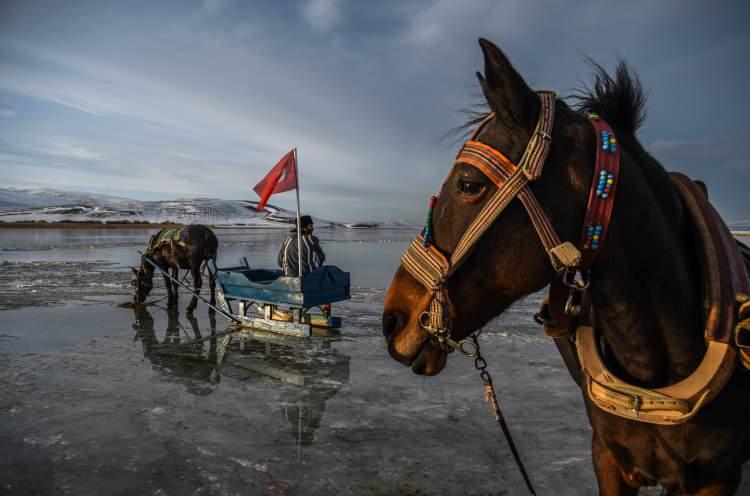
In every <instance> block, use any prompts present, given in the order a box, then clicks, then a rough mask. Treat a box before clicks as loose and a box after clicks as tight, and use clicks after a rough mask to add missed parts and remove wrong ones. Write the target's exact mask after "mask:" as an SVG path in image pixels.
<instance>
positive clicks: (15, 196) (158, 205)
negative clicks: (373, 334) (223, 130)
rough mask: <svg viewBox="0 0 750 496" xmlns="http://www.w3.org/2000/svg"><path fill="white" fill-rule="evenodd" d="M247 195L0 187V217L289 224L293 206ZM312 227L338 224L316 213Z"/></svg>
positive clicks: (16, 219) (292, 219) (0, 219)
mask: <svg viewBox="0 0 750 496" xmlns="http://www.w3.org/2000/svg"><path fill="white" fill-rule="evenodd" d="M256 206H257V203H256V202H254V201H247V200H219V199H215V198H195V199H184V200H183V199H180V200H168V201H139V200H132V199H129V198H121V197H116V196H106V195H96V194H91V193H80V192H66V191H58V190H53V189H16V188H0V222H41V221H44V222H101V223H113V222H114V223H127V222H130V223H143V222H148V223H179V224H210V225H227V226H230V225H231V226H235V225H236V226H243V227H263V228H283V229H288V228H289V227H290V225H292V224H294V223H295V222H296V220H295V219H296V216H295V213H294V212H291V211H289V210H284V209H281V208H277V207H274V206H272V205H266V207H265V209H264V210H263V211H261V212H256V211H255V207H256ZM315 224H316V227H318V228H320V227H335V226H339V225H340V224H337V223H335V222H331V221H327V220H324V219H318V218H315Z"/></svg>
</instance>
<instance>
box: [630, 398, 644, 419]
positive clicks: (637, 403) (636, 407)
mask: <svg viewBox="0 0 750 496" xmlns="http://www.w3.org/2000/svg"><path fill="white" fill-rule="evenodd" d="M631 396H632V399H633V408H628V411H631V412H634V413H635V414H636V415H638V413H639V412H640V411H641V407H642V406H643V400H642V399H641V397H640V396H638V395H637V394H633V395H631Z"/></svg>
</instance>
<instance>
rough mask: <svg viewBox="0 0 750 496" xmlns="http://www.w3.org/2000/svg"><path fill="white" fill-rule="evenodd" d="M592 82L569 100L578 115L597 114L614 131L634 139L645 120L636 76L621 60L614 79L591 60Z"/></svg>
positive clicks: (641, 94) (589, 60) (642, 92)
mask: <svg viewBox="0 0 750 496" xmlns="http://www.w3.org/2000/svg"><path fill="white" fill-rule="evenodd" d="M587 60H588V62H589V63H590V64H591V65H592V67H593V68H594V82H593V84H592V85H591V86H587V85H584V86H583V88H581V89H580V90H578V91H577V92H575V93H574V94H573V95H571V96H570V97H569V98H570V99H571V100H573V101H574V102H575V104H574V105H573V107H574V108H575V109H576V110H578V111H581V112H589V113H595V114H599V115H600V116H601V117H602V119H604V120H605V121H607V122H608V123H609V124H610V125H611V126H612V127H613V128H616V129H618V130H619V131H621V133H625V134H627V135H629V136H631V137H633V138H635V134H636V132H637V131H638V129H639V128H640V127H641V124H643V121H644V120H645V119H646V94H645V93H644V91H643V86H642V85H641V81H640V79H639V78H638V75H637V74H636V73H635V72H633V71H632V70H631V69H630V67H629V66H628V65H627V63H625V61H623V60H620V62H619V64H618V65H617V69H615V74H614V77H612V76H610V75H609V74H608V73H607V71H606V70H605V69H604V68H603V67H602V66H601V65H599V64H597V63H596V62H594V61H593V60H592V59H590V58H587Z"/></svg>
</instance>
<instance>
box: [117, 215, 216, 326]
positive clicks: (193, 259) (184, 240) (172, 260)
mask: <svg viewBox="0 0 750 496" xmlns="http://www.w3.org/2000/svg"><path fill="white" fill-rule="evenodd" d="M218 247H219V241H218V240H217V239H216V235H215V234H214V233H213V231H211V229H209V228H208V227H206V226H202V225H190V226H182V227H177V228H165V229H162V230H161V231H159V232H158V233H156V234H154V235H153V236H151V239H150V240H149V242H148V247H147V248H146V251H145V252H144V254H143V257H141V264H140V266H139V267H138V269H136V268H133V269H132V270H133V275H134V278H133V281H132V285H133V286H134V287H135V291H134V295H133V296H134V299H135V301H136V302H137V303H143V302H144V301H146V298H147V297H148V295H149V293H150V292H151V289H152V288H153V287H154V271H155V269H154V267H153V266H152V265H151V264H150V263H148V262H147V261H146V260H145V258H146V257H148V258H149V259H151V260H153V261H154V262H155V263H156V264H157V265H158V266H159V267H160V268H161V269H163V270H165V271H169V269H171V271H172V272H171V273H172V277H173V278H174V279H178V278H179V271H180V269H188V270H189V271H190V274H191V276H192V279H193V288H194V289H195V292H196V293H200V290H201V287H202V286H203V278H202V276H201V271H202V269H203V267H204V265H205V263H206V262H207V261H208V260H215V259H216V251H217V249H218ZM164 284H165V285H166V287H167V307H174V306H177V287H178V285H177V283H175V282H173V281H171V280H170V279H169V278H168V277H167V276H166V275H164ZM208 284H209V288H210V290H211V304H212V305H214V304H216V281H215V279H214V277H213V275H211V274H209V276H208ZM197 304H198V298H196V297H195V296H193V299H192V300H191V301H190V304H189V305H188V307H187V308H186V311H187V312H188V313H190V312H192V311H193V310H194V309H195V306H196V305H197Z"/></svg>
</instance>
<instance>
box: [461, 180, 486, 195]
mask: <svg viewBox="0 0 750 496" xmlns="http://www.w3.org/2000/svg"><path fill="white" fill-rule="evenodd" d="M483 189H484V185H483V184H482V183H477V182H474V181H469V180H468V179H459V180H458V192H459V193H462V194H464V195H478V194H479V193H481V192H482V190H483Z"/></svg>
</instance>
